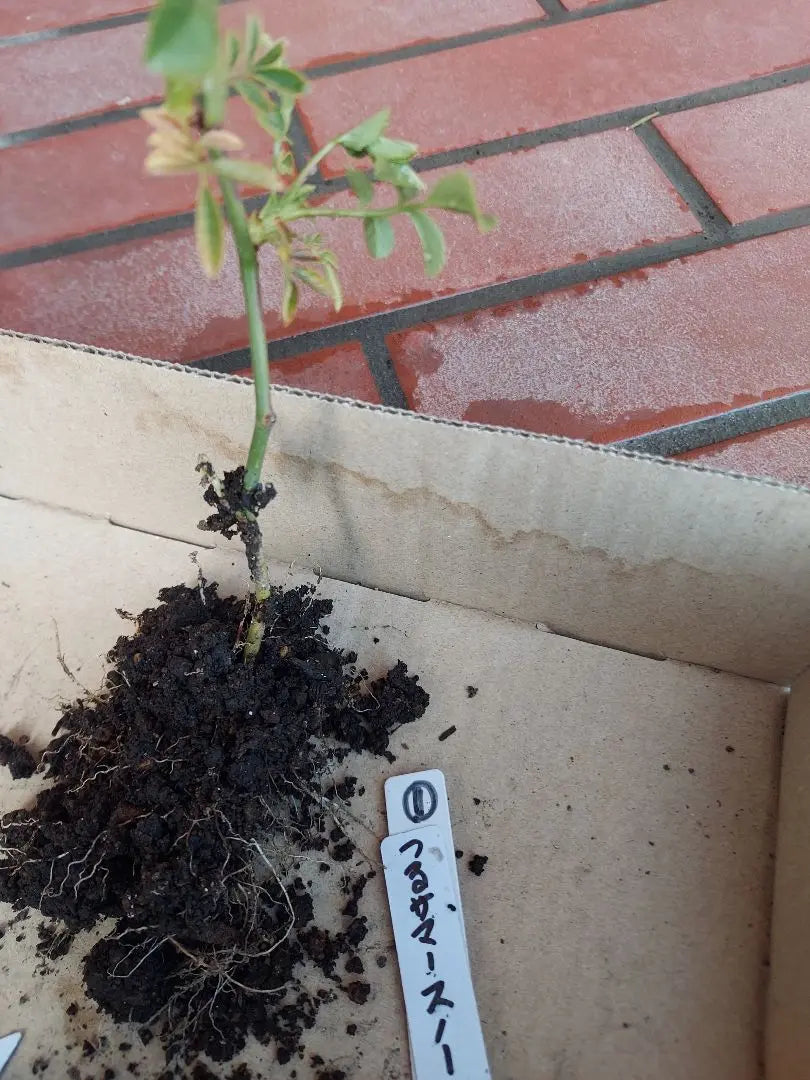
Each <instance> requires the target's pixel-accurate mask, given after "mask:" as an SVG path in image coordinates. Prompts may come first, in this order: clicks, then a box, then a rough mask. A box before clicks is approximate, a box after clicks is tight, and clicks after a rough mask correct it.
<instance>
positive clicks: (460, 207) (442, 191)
mask: <svg viewBox="0 0 810 1080" xmlns="http://www.w3.org/2000/svg"><path fill="white" fill-rule="evenodd" d="M424 205H425V206H431V207H434V208H435V209H436V210H449V211H451V212H452V213H455V214H469V215H470V217H471V218H472V219H473V220H474V221H475V223H476V225H477V226H478V228H479V229H480V230H481V232H489V231H490V229H494V228H495V218H494V217H492V216H491V215H490V214H482V213H481V209H480V207H479V206H478V200H477V199H476V197H475V188H474V187H473V184H472V180H470V178H469V176H468V175H467V173H465V172H454V173H450V174H449V175H447V176H443V177H442V178H441V180H437V182H436V184H435V186H434V188H433V190H432V191H431V192H430V193H429V194H428V196H427V198H426V199H425V201H424Z"/></svg>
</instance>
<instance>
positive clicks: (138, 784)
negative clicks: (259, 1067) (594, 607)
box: [0, 583, 428, 1075]
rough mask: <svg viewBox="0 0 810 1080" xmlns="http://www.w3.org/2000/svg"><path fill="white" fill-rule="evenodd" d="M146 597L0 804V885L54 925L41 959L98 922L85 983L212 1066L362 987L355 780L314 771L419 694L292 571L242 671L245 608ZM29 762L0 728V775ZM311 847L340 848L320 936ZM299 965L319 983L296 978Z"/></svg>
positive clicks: (414, 704)
mask: <svg viewBox="0 0 810 1080" xmlns="http://www.w3.org/2000/svg"><path fill="white" fill-rule="evenodd" d="M160 601H161V603H160V605H159V606H158V607H156V608H152V609H149V610H147V611H145V612H143V614H142V615H141V616H140V617H139V618H138V619H137V626H136V631H135V633H134V634H133V635H132V636H131V637H121V638H119V640H118V642H117V643H116V645H115V647H114V648H113V650H112V651H111V652H110V654H109V657H108V659H109V661H110V663H111V665H112V666H111V669H110V671H109V673H108V675H107V677H106V683H105V687H104V690H103V691H102V692H101V693H99V694H98V695H95V696H93V697H88V698H85V699H83V700H81V701H78V702H76V703H75V704H73V705H71V706H70V707H69V708H68V709H67V710H66V711H65V713H64V714H63V716H62V718H61V719H60V721H59V723H58V724H57V727H56V729H55V732H54V736H55V737H54V738H53V739H52V741H51V743H50V745H49V746H48V748H47V750H46V751H45V753H44V754H43V755H42V758H41V762H40V768H41V769H42V770H43V771H45V772H46V774H47V776H48V777H49V778H51V779H52V780H53V781H54V782H53V784H52V786H50V787H49V788H48V789H47V790H45V791H42V792H41V793H40V794H39V795H38V796H37V799H36V802H35V805H34V807H33V809H25V810H19V811H13V812H11V813H10V814H6V815H5V817H4V818H3V821H2V829H0V844H2V846H3V847H5V849H6V854H5V855H4V857H3V858H2V859H0V899H1V900H5V901H10V902H11V903H12V904H14V905H15V907H17V908H22V907H23V906H30V907H33V908H37V909H39V910H40V911H41V912H42V913H43V914H44V915H46V916H48V917H51V918H52V919H54V920H58V924H57V929H56V930H55V931H54V930H48V931H46V932H45V933H44V935H43V936H42V940H41V951H42V952H43V953H44V954H45V955H49V956H51V957H53V956H56V955H61V953H62V951H63V949H64V948H67V947H69V944H70V941H71V940H72V936H73V935H74V934H75V933H76V932H77V931H78V930H81V929H87V928H89V927H92V926H94V925H95V924H96V923H98V921H99V920H100V919H102V918H104V917H112V918H113V919H115V920H116V921H115V925H114V927H113V929H112V930H111V932H110V933H109V934H108V935H107V936H106V937H104V938H102V939H101V940H100V941H99V942H98V943H97V944H96V945H94V946H93V948H92V949H91V950H90V951H89V953H88V954H87V956H86V957H85V959H84V979H85V986H86V989H87V992H88V994H89V996H90V997H91V998H92V999H93V1000H95V1001H96V1002H97V1004H98V1005H99V1006H101V1008H102V1009H104V1010H106V1011H107V1012H108V1013H109V1014H111V1015H112V1017H113V1018H115V1019H116V1020H120V1021H126V1020H131V1021H135V1022H137V1023H139V1024H142V1025H145V1027H144V1028H143V1029H142V1030H143V1032H144V1035H146V1034H148V1033H149V1032H156V1033H157V1034H159V1036H160V1037H161V1039H162V1043H163V1046H164V1048H165V1050H166V1054H167V1060H168V1062H169V1064H170V1065H171V1066H172V1067H173V1068H176V1069H177V1070H180V1069H182V1068H183V1067H184V1064H185V1063H187V1062H190V1061H193V1060H194V1058H195V1056H196V1055H197V1054H198V1053H200V1052H205V1053H206V1054H208V1055H209V1057H210V1058H211V1059H213V1060H214V1061H217V1062H225V1061H230V1060H231V1058H233V1056H234V1055H235V1054H236V1053H238V1052H239V1051H240V1050H241V1049H242V1048H243V1046H244V1045H245V1041H246V1039H247V1037H248V1035H250V1034H253V1035H254V1036H255V1037H256V1038H257V1039H258V1040H259V1042H261V1043H263V1044H265V1045H268V1044H274V1045H275V1053H276V1057H277V1059H278V1060H279V1061H280V1062H282V1063H285V1062H286V1061H289V1060H290V1058H291V1057H292V1056H293V1055H294V1054H297V1053H300V1052H301V1049H302V1035H303V1033H304V1032H305V1031H306V1030H307V1029H309V1028H312V1027H313V1026H314V1025H315V1022H316V1016H317V1013H318V1010H319V1008H320V1006H321V1004H322V1003H323V1002H324V1001H325V1000H330V999H331V998H333V997H334V994H335V992H336V993H338V994H340V993H344V994H346V995H347V996H348V998H349V999H350V1000H351V1001H352V1002H353V1003H355V1004H357V1005H361V1004H363V1003H364V1002H365V1001H366V999H367V997H368V995H369V991H370V987H369V984H368V983H367V982H365V981H361V980H359V979H357V977H356V976H357V973H358V972H359V971H361V970H362V965H359V964H358V962H357V961H356V960H355V959H354V957H355V956H356V949H357V947H358V946H359V944H360V942H361V941H362V940H363V938H364V937H365V936H366V933H367V928H366V919H365V918H364V917H363V916H361V915H359V914H358V902H359V901H360V899H361V897H362V893H363V889H364V887H365V884H366V881H367V878H368V876H371V874H369V875H366V874H359V875H358V874H357V873H356V872H352V871H351V869H348V868H349V867H350V863H349V862H348V859H349V858H350V857H351V855H352V854H353V845H352V842H351V840H349V839H348V838H347V837H346V836H345V834H344V833H343V830H342V829H341V828H340V826H341V824H342V823H344V821H345V819H344V818H342V816H341V815H342V812H343V809H344V807H345V805H346V804H347V802H348V801H349V799H350V798H351V796H352V795H353V794H354V790H355V781H354V778H352V777H346V778H344V779H343V780H342V781H341V782H340V783H338V784H336V783H335V781H334V780H333V779H332V771H333V770H334V768H335V766H336V763H339V762H340V761H342V760H343V759H345V756H346V754H347V753H348V752H349V751H350V750H351V751H361V752H362V751H368V752H371V753H374V754H384V753H385V752H386V751H387V749H388V741H389V736H390V734H391V733H392V731H393V730H395V729H396V728H398V727H399V726H400V725H402V724H404V723H408V722H410V721H412V720H415V719H416V718H417V717H419V716H421V715H422V714H423V713H424V711H425V708H426V707H427V704H428V696H427V694H426V693H425V691H424V690H423V689H422V688H421V687H420V686H419V685H418V682H417V678H416V676H412V675H409V674H408V673H407V669H406V667H405V665H404V664H403V663H401V662H399V663H397V664H396V665H395V666H394V667H393V668H392V669H391V671H390V672H389V673H388V674H387V675H386V676H385V677H384V678H381V679H379V680H377V681H375V682H372V683H370V684H369V683H367V681H366V679H365V678H364V674H365V673H364V672H358V671H357V669H356V666H355V664H356V660H357V658H356V656H355V654H354V653H347V652H343V651H341V650H340V649H338V648H335V647H333V646H331V645H329V644H328V642H327V638H326V636H325V633H324V632H322V630H321V621H322V619H323V618H324V617H325V616H326V615H328V614H329V612H330V611H331V608H332V603H331V601H330V600H325V599H320V598H318V597H317V596H315V594H314V589H312V588H310V587H301V588H297V589H293V590H291V591H289V592H286V593H284V594H280V595H279V596H278V598H277V599H276V601H275V605H274V610H273V620H272V629H271V630H270V631H269V632H268V633H267V635H266V636H265V640H264V642H263V644H262V647H261V651H260V653H259V655H258V657H257V658H256V661H255V662H254V663H253V664H250V665H246V664H245V663H244V662H243V659H242V657H241V653H240V651H239V650H238V649H235V642H236V641H237V640H239V637H240V635H239V629H240V625H241V624H242V622H243V620H244V615H245V608H244V604H243V603H242V602H240V601H237V600H235V599H232V598H228V599H223V598H221V597H219V596H218V594H217V590H216V586H215V585H211V584H205V583H201V584H200V586H199V588H187V587H186V586H176V587H173V588H169V589H164V590H163V591H162V592H161V594H160ZM30 757H31V755H30V754H29V753H28V751H27V750H25V749H24V748H20V747H17V746H15V744H13V743H10V740H4V741H3V742H0V761H2V762H4V763H6V764H8V766H9V768H10V769H11V772H12V775H13V776H24V775H27V774H28V773H29V772H30V770H29V769H28V761H29V759H30ZM31 764H33V759H31ZM313 850H314V851H317V852H318V853H319V854H318V859H319V860H326V859H329V858H330V857H331V858H332V859H336V860H338V861H337V862H332V863H328V862H322V863H321V866H324V865H326V866H330V865H331V866H332V868H333V876H330V878H329V879H326V880H331V881H333V883H334V884H333V886H332V888H333V889H334V893H335V896H336V910H337V911H339V912H340V915H339V916H338V920H339V921H341V926H340V928H339V929H337V930H336V929H334V927H333V928H332V929H326V928H324V927H321V926H318V925H317V924H316V922H315V920H314V917H313V899H312V896H311V895H310V892H309V888H308V886H307V885H306V884H305V882H304V881H303V880H302V879H301V877H300V876H296V872H295V871H296V869H297V868H298V864H297V863H296V858H300V857H301V856H302V855H303V854H304V853H306V852H308V851H313ZM371 873H373V871H372V872H371ZM346 898H348V899H346ZM339 960H341V961H342V962H341V963H338V961H339ZM305 964H309V965H314V966H317V967H318V968H320V970H321V971H322V973H323V978H324V982H325V986H328V988H329V989H322V990H320V991H318V992H317V993H315V994H312V993H310V992H308V991H306V990H305V989H304V988H303V986H302V985H301V983H300V982H299V981H298V979H297V977H296V972H297V971H299V969H300V968H301V965H305ZM352 974H353V975H354V977H353V978H352ZM71 1008H72V1006H71ZM166 1075H170V1073H167V1074H166Z"/></svg>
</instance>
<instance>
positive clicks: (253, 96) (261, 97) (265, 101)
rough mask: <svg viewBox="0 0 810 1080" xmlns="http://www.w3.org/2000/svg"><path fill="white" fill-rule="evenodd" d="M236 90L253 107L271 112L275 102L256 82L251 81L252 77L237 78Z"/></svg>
mask: <svg viewBox="0 0 810 1080" xmlns="http://www.w3.org/2000/svg"><path fill="white" fill-rule="evenodd" d="M233 86H234V90H236V92H237V94H238V95H239V96H240V97H241V98H243V99H244V100H245V101H246V102H247V103H248V105H250V106H251V108H253V109H257V110H260V111H261V112H270V110H271V109H272V108H273V103H272V102H271V100H270V98H269V97H268V96H267V94H266V93H265V92H264V90H262V88H261V87H260V86H257V85H256V83H253V82H251V81H250V79H237V80H236V82H235V83H234V84H233Z"/></svg>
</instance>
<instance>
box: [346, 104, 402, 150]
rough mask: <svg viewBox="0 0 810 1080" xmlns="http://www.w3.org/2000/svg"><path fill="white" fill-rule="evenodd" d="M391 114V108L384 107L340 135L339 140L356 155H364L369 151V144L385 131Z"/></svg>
mask: <svg viewBox="0 0 810 1080" xmlns="http://www.w3.org/2000/svg"><path fill="white" fill-rule="evenodd" d="M390 116H391V113H390V110H389V109H383V110H382V112H378V113H375V114H374V116H370V117H369V118H368V120H364V121H363V123H362V124H358V125H357V127H354V128H352V129H351V131H347V132H346V133H345V134H344V135H340V136H339V137H338V139H337V142H338V143H339V144H340V146H342V147H344V148H345V149H346V150H348V151H349V153H350V154H353V155H354V156H355V157H359V156H362V155H363V154H365V153H367V151H368V148H369V146H370V145H371V144H372V143H373V142H375V141H376V140H377V139H379V137H380V136H381V135H382V133H383V132H384V131H385V129H386V127H387V126H388V120H389V118H390Z"/></svg>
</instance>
